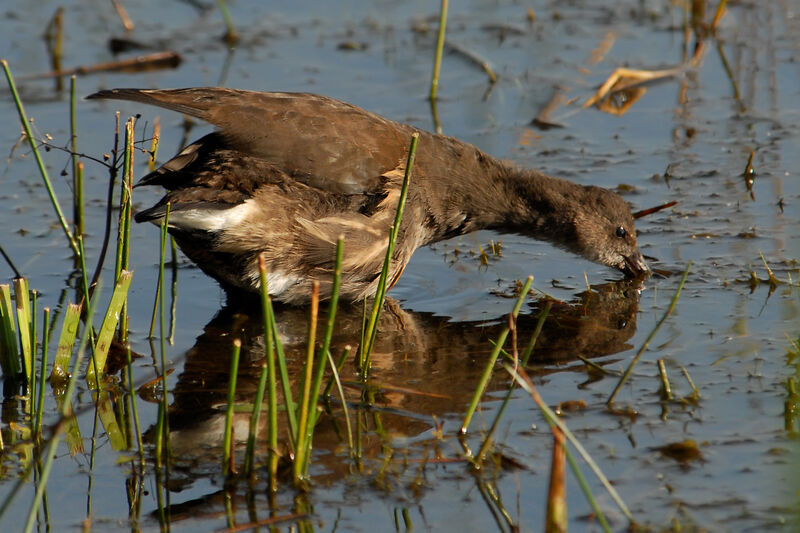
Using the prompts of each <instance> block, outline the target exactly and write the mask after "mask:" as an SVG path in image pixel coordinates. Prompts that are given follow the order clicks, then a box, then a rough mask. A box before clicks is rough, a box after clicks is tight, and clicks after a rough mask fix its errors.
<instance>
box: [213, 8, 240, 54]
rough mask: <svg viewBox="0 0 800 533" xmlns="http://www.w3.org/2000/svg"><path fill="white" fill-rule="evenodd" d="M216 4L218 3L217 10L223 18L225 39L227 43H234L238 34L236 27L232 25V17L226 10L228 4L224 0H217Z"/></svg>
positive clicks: (237, 38)
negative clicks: (225, 29) (225, 30)
mask: <svg viewBox="0 0 800 533" xmlns="http://www.w3.org/2000/svg"><path fill="white" fill-rule="evenodd" d="M217 4H218V5H219V11H220V13H222V18H223V20H225V27H226V28H227V33H225V40H226V41H227V42H228V43H229V44H234V43H236V41H238V40H239V35H238V34H237V33H236V28H235V27H234V25H233V19H232V18H231V14H230V12H228V4H227V3H226V2H225V0H217Z"/></svg>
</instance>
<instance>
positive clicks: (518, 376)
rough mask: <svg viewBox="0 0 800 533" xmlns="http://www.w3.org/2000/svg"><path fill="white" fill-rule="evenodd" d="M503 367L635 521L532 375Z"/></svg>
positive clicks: (520, 369) (618, 504)
mask: <svg viewBox="0 0 800 533" xmlns="http://www.w3.org/2000/svg"><path fill="white" fill-rule="evenodd" d="M503 367H504V368H505V369H506V371H507V372H508V373H509V374H511V376H512V377H513V378H514V379H515V380H516V381H517V383H519V385H520V387H522V388H523V389H524V390H525V391H527V392H528V394H530V395H531V398H533V401H534V402H535V403H536V405H537V406H538V407H539V409H540V410H541V411H542V414H543V415H544V417H545V420H547V423H548V424H549V425H551V426H556V427H558V429H560V430H561V431H562V432H563V433H564V436H566V437H567V440H569V442H570V443H571V444H572V445H573V446H574V447H575V449H576V450H578V453H579V454H580V455H581V457H582V458H583V460H584V461H585V462H586V464H587V465H589V468H591V469H592V472H594V474H595V476H597V479H599V480H600V483H602V484H603V487H605V489H606V491H607V492H608V494H609V496H611V498H612V499H613V500H614V502H615V503H616V504H617V507H619V509H620V511H622V514H624V515H625V517H626V518H627V519H628V520H629V521H630V522H631V523H632V524H633V523H634V520H633V515H632V514H631V512H630V510H629V509H628V506H627V505H625V502H623V501H622V498H620V496H619V494H618V493H617V491H616V489H614V487H613V486H612V485H611V482H610V481H609V480H608V478H607V477H606V476H605V474H603V472H602V470H600V467H598V466H597V463H595V461H594V459H592V456H591V455H589V453H588V452H587V451H586V449H585V448H584V447H583V445H582V444H581V443H580V441H579V440H578V439H577V438H576V437H575V435H573V433H572V432H571V431H570V430H569V428H568V427H567V425H566V424H564V422H563V421H562V420H561V419H560V418H559V417H558V415H556V414H555V413H554V412H553V410H552V409H550V407H549V406H548V405H547V404H546V403H545V402H544V400H542V397H541V396H539V392H538V391H537V390H536V387H535V386H534V385H533V382H532V381H531V379H530V377H528V374H527V373H526V372H525V370H523V369H522V368H517V369H515V368H513V367H511V365H507V364H504V365H503Z"/></svg>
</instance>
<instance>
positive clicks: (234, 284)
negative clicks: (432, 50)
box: [87, 87, 649, 305]
mask: <svg viewBox="0 0 800 533" xmlns="http://www.w3.org/2000/svg"><path fill="white" fill-rule="evenodd" d="M87 98H88V99H115V100H129V101H133V102H138V103H142V104H148V105H153V106H158V107H162V108H165V109H169V110H172V111H176V112H179V113H183V114H185V115H189V116H191V117H195V118H198V119H200V120H203V121H205V122H208V123H210V124H212V125H214V126H215V127H216V129H215V130H214V131H213V132H211V133H209V134H207V135H205V136H204V137H202V138H200V139H198V140H197V141H195V142H193V143H191V144H189V145H188V146H186V147H185V148H183V149H182V150H181V151H180V152H179V153H178V154H177V155H176V156H175V157H173V158H172V159H170V160H169V161H167V162H166V163H164V164H163V165H161V166H160V167H159V168H157V169H156V170H154V171H153V172H150V173H149V174H147V175H145V176H144V177H143V178H141V180H140V181H139V182H138V183H137V184H136V186H137V187H140V186H161V187H163V188H164V189H166V194H165V195H164V196H163V198H161V200H160V201H158V202H157V203H156V204H155V205H154V206H152V207H150V208H147V209H143V210H140V211H138V212H137V213H136V214H135V215H134V219H135V220H136V222H153V223H156V224H158V223H160V222H161V221H162V220H163V219H164V217H165V215H166V213H167V209H168V206H169V221H168V231H169V232H170V234H171V235H172V236H173V237H174V239H175V241H176V243H177V244H178V246H179V247H180V248H181V250H182V251H183V252H184V253H185V255H186V256H187V257H188V258H189V259H190V260H191V261H193V262H194V263H195V264H196V265H197V266H198V267H199V268H200V269H201V270H202V271H203V272H205V273H206V274H208V275H209V276H211V277H212V278H214V279H216V280H217V281H218V282H219V283H220V285H222V287H223V288H225V289H229V290H233V291H242V290H243V291H246V292H258V291H259V290H260V270H259V257H263V261H264V263H265V265H266V272H267V276H266V279H267V287H268V290H269V294H270V296H271V298H272V299H273V300H275V301H278V302H282V303H286V304H290V305H303V304H306V303H308V302H309V301H310V298H311V293H312V284H313V282H314V281H317V282H318V283H319V294H320V295H321V297H323V298H326V297H329V296H330V291H331V287H332V280H333V271H334V266H335V249H336V243H337V240H338V239H339V238H340V237H343V243H344V244H343V248H344V251H343V260H342V264H341V267H342V273H341V287H340V292H339V298H340V299H344V300H346V301H351V302H357V301H361V300H364V299H368V298H371V297H372V296H373V295H374V294H375V291H376V288H377V286H378V281H379V277H380V273H381V269H382V266H383V263H384V258H385V255H386V250H387V247H388V244H389V233H390V229H391V227H392V224H393V222H394V218H395V213H396V209H397V205H398V201H399V197H400V190H401V186H402V183H403V179H404V174H405V165H406V162H407V155H408V152H409V145H410V141H411V138H412V135H413V134H414V133H415V132H417V133H418V135H419V137H418V143H417V149H416V159H415V161H414V163H413V166H412V168H411V178H410V182H409V186H408V190H407V198H406V205H405V211H404V213H403V217H402V221H401V224H400V227H399V230H398V231H397V240H396V245H395V247H394V251H393V254H392V257H391V262H390V267H389V270H388V277H387V279H388V287H389V288H391V286H393V285H394V284H395V283H396V282H397V280H398V279H399V278H400V275H401V274H402V272H403V269H404V268H405V266H406V265H407V264H408V262H409V260H410V259H411V256H412V254H413V253H414V251H415V250H416V249H417V248H419V247H421V246H425V245H428V244H431V243H435V242H437V241H441V240H444V239H448V238H451V237H454V236H457V235H464V234H467V233H471V232H474V231H477V230H481V229H491V230H495V231H497V232H500V233H514V234H520V235H524V236H527V237H530V238H533V239H537V240H543V241H547V242H550V243H552V244H555V245H556V246H559V247H561V248H564V249H566V250H569V251H570V252H573V253H575V254H577V255H579V256H582V257H584V258H586V259H588V260H590V261H594V262H597V263H601V264H603V265H607V266H609V267H612V268H615V269H618V270H620V271H622V272H623V273H624V274H625V275H626V276H627V277H639V276H646V275H647V274H648V273H649V268H648V266H647V263H646V262H645V260H644V258H643V257H642V254H641V252H640V251H639V247H638V244H637V240H636V236H637V235H636V228H635V226H634V218H633V215H632V214H631V210H630V207H629V206H628V204H627V203H626V202H625V200H624V199H623V198H622V197H621V196H619V195H618V194H616V193H615V192H613V191H611V190H608V189H605V188H602V187H598V186H594V185H581V184H578V183H574V182H572V181H569V180H566V179H561V178H556V177H552V176H549V175H546V174H544V173H542V172H539V171H537V170H533V169H528V168H522V167H519V166H516V165H514V164H512V163H509V162H506V161H501V160H499V159H497V158H494V157H492V156H490V155H488V154H486V153H484V152H482V151H481V150H479V149H478V148H476V147H475V146H473V145H470V144H468V143H465V142H462V141H460V140H458V139H455V138H453V137H448V136H444V135H440V134H434V133H430V132H426V131H418V130H417V129H416V128H414V127H413V126H410V125H407V124H402V123H399V122H395V121H392V120H389V119H387V118H384V117H382V116H380V115H378V114H375V113H371V112H369V111H366V110H364V109H361V108H359V107H357V106H354V105H352V104H348V103H346V102H343V101H340V100H336V99H334V98H329V97H326V96H320V95H315V94H310V93H291V92H260V91H248V90H239V89H228V88H221V87H196V88H184V89H124V88H120V89H108V90H101V91H99V92H96V93H94V94H91V95H89V96H88V97H87Z"/></svg>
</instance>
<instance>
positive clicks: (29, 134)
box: [0, 59, 80, 256]
mask: <svg viewBox="0 0 800 533" xmlns="http://www.w3.org/2000/svg"><path fill="white" fill-rule="evenodd" d="M0 65H2V66H3V70H4V71H5V74H6V79H7V80H8V87H9V88H10V89H11V95H12V96H13V98H14V103H15V104H16V106H17V113H18V114H19V121H20V123H21V125H22V128H23V129H24V130H25V137H26V138H27V139H28V144H29V145H30V147H31V151H32V152H33V156H34V158H35V159H36V164H37V166H38V167H39V174H40V175H41V176H42V180H43V181H44V186H45V188H46V189H47V195H48V196H49V197H50V203H52V204H53V209H54V210H55V212H56V217H57V218H58V222H59V224H61V229H62V230H64V235H66V237H67V241H68V242H69V246H70V248H72V252H73V253H74V254H75V255H76V256H79V255H80V250H79V249H78V243H77V242H76V240H75V237H74V236H73V235H72V232H71V231H70V229H69V224H67V220H66V219H65V218H64V214H63V212H62V211H61V206H60V205H59V203H58V198H57V197H56V193H55V191H54V190H53V186H52V184H51V183H50V177H49V176H48V174H47V168H46V167H45V164H44V161H43V160H42V156H41V154H39V149H38V147H37V146H36V138H35V137H34V136H33V131H32V130H31V125H30V122H29V120H28V117H27V116H26V115H25V108H24V107H23V106H22V100H20V97H19V93H18V92H17V87H16V85H15V84H14V78H13V77H12V75H11V70H10V69H9V67H8V62H7V61H6V60H5V59H0Z"/></svg>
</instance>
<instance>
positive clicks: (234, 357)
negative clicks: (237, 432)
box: [222, 339, 242, 477]
mask: <svg viewBox="0 0 800 533" xmlns="http://www.w3.org/2000/svg"><path fill="white" fill-rule="evenodd" d="M241 350H242V341H241V340H239V339H235V340H234V341H233V353H232V354H231V370H230V376H228V403H227V408H226V409H225V436H224V440H223V444H222V475H223V476H225V477H227V476H228V475H230V474H231V473H232V472H233V471H234V468H233V408H234V406H235V403H236V378H237V377H238V375H239V353H240V352H241Z"/></svg>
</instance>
